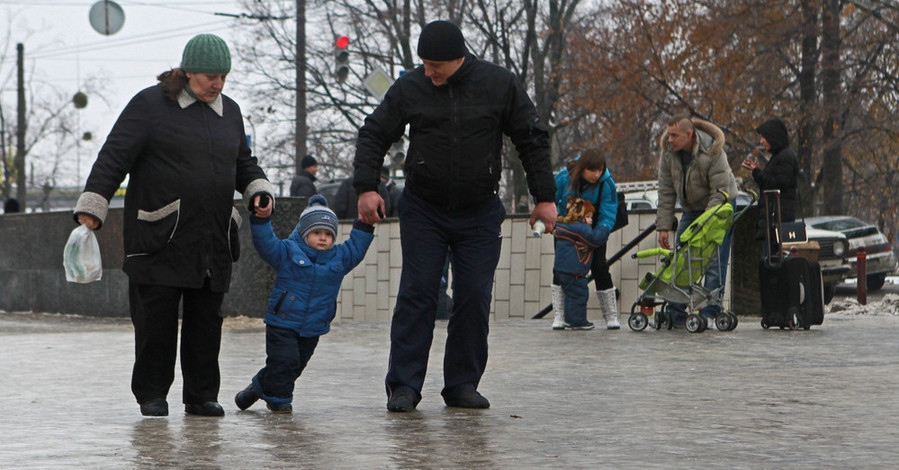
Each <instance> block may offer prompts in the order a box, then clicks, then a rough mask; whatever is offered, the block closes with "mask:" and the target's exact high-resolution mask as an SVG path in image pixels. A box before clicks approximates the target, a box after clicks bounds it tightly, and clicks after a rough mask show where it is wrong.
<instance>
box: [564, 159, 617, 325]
mask: <svg viewBox="0 0 899 470" xmlns="http://www.w3.org/2000/svg"><path fill="white" fill-rule="evenodd" d="M568 196H574V197H579V198H581V199H585V200H588V201H590V202H591V203H592V204H593V206H594V207H595V208H596V212H595V213H594V214H593V217H592V219H593V220H592V222H591V224H584V223H578V224H557V225H556V230H555V232H554V235H555V237H556V238H555V240H556V244H555V250H556V258H555V262H554V264H553V285H552V301H553V310H554V313H555V317H554V319H553V329H555V330H561V329H565V328H570V329H588V330H589V329H592V328H593V323H591V322H589V321H587V300H588V298H589V286H588V282H587V278H586V274H587V272H588V271H592V273H593V280H594V283H595V284H596V295H597V297H598V298H599V305H600V308H601V309H602V312H603V317H605V320H606V327H607V328H608V329H610V330H615V329H618V328H620V324H619V323H618V306H617V299H616V297H615V286H614V285H613V284H612V277H611V276H610V275H609V266H608V263H607V262H606V242H607V241H608V238H609V233H610V232H611V230H612V227H614V226H615V219H616V214H617V211H618V195H617V189H616V187H615V181H614V180H612V176H611V174H610V173H609V170H608V168H606V159H605V157H604V156H603V155H602V152H601V151H600V150H599V149H596V148H591V149H587V150H585V151H584V152H583V154H581V156H580V157H578V158H577V159H576V160H575V161H573V162H572V163H571V164H569V165H568V168H564V169H562V171H560V172H559V173H558V174H557V175H556V208H557V210H558V213H559V217H562V216H564V215H565V214H566V213H567V201H568Z"/></svg>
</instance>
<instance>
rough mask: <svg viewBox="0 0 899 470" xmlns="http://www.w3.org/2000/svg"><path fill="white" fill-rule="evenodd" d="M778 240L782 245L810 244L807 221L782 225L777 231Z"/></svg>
mask: <svg viewBox="0 0 899 470" xmlns="http://www.w3.org/2000/svg"><path fill="white" fill-rule="evenodd" d="M777 240H778V242H780V244H781V245H799V244H802V243H806V242H808V233H806V231H805V220H800V221H797V222H783V223H781V224H780V227H779V228H778V229H777Z"/></svg>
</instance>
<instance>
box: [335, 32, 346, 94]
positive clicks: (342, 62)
mask: <svg viewBox="0 0 899 470" xmlns="http://www.w3.org/2000/svg"><path fill="white" fill-rule="evenodd" d="M349 45H350V38H348V37H346V36H340V37H339V38H337V41H336V42H335V43H334V76H335V77H337V82H338V83H343V82H345V81H346V79H347V77H348V76H349V75H350V51H348V50H347V46H349Z"/></svg>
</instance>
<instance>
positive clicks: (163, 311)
mask: <svg viewBox="0 0 899 470" xmlns="http://www.w3.org/2000/svg"><path fill="white" fill-rule="evenodd" d="M128 287H129V295H130V303H131V323H132V324H133V325H134V342H135V347H134V349H135V351H134V355H135V359H134V371H133V372H132V374H131V391H132V392H133V393H134V397H135V398H137V402H138V403H145V402H147V401H149V400H152V399H155V398H165V397H166V395H168V392H169V388H170V387H171V386H172V381H173V380H174V379H175V356H176V353H177V350H178V304H179V303H181V301H182V299H183V301H184V305H183V315H182V317H183V319H182V322H181V375H182V376H183V378H184V392H183V394H182V400H183V402H184V403H191V404H200V403H204V402H207V401H218V393H219V384H220V382H221V377H220V375H219V364H218V356H219V349H220V347H221V342H222V317H221V307H222V300H223V299H224V297H225V294H223V293H217V292H212V291H210V290H209V283H208V282H207V283H206V285H205V286H203V287H202V288H200V289H188V288H181V287H170V286H159V285H147V284H134V283H129V286H128Z"/></svg>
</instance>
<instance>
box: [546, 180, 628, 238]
mask: <svg viewBox="0 0 899 470" xmlns="http://www.w3.org/2000/svg"><path fill="white" fill-rule="evenodd" d="M600 186H602V194H601V195H600V194H599V187H600ZM568 196H574V197H579V198H581V199H586V200H588V201H590V202H591V203H592V204H593V206H594V207H597V208H598V209H599V211H598V212H599V213H598V215H599V217H594V222H596V224H595V225H605V226H606V227H608V228H609V230H612V227H614V226H615V219H616V215H617V214H618V188H616V187H615V180H613V179H612V174H611V173H609V169H608V168H606V171H604V172H603V174H602V176H600V177H599V181H597V182H596V184H591V185H589V186H587V188H585V190H584V191H583V192H582V193H580V194H578V193H577V192H573V191H572V190H571V177H570V176H569V175H568V168H563V169H562V171H560V172H558V173H556V209H557V210H558V212H559V216H563V215H565V214H566V212H567V211H568V207H567V206H568Z"/></svg>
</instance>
